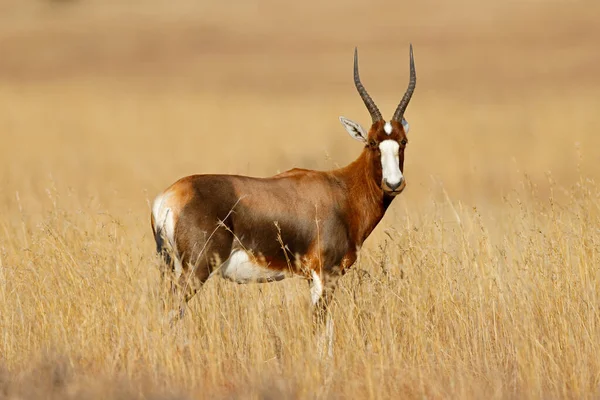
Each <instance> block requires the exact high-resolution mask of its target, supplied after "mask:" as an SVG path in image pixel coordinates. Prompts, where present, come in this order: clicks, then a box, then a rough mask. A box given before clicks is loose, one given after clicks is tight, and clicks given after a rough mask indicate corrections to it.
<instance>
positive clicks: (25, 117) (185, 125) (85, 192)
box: [0, 0, 600, 224]
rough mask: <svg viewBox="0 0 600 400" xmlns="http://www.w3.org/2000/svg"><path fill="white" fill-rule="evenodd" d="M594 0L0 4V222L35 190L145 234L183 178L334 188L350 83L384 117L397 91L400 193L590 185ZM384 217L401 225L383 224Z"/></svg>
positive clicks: (354, 99) (350, 111)
mask: <svg viewBox="0 0 600 400" xmlns="http://www.w3.org/2000/svg"><path fill="white" fill-rule="evenodd" d="M599 21H600V3H599V2H598V1H592V0H589V1H584V0H581V1H574V0H570V1H567V0H565V1H558V0H556V1H535V0H530V1H475V0H461V1H457V2H441V1H437V2H436V1H429V0H427V1H418V2H416V1H414V2H404V1H368V2H367V1H354V0H349V1H335V0H334V1H327V2H323V1H319V2H317V1H314V2H313V1H302V2H281V1H272V0H245V1H235V0H234V1H229V2H217V1H192V0H179V1H177V2H173V1H164V0H162V1H161V0H144V1H140V0H119V1H117V0H102V1H100V0H28V1H23V0H2V1H1V2H0V137H1V141H0V205H2V204H3V205H4V207H5V208H6V207H8V210H16V205H17V203H18V206H19V207H21V208H23V209H26V210H28V211H29V212H30V213H31V214H32V215H35V213H36V212H37V211H38V210H39V209H41V208H44V207H45V206H47V205H48V202H47V198H48V191H49V190H52V191H54V192H55V193H60V194H61V195H62V196H63V197H66V196H72V197H75V198H76V199H77V202H78V203H80V204H81V205H83V206H85V207H97V208H98V209H103V210H109V212H110V213H112V214H114V215H126V214H128V213H133V215H135V216H136V217H139V218H144V220H143V224H146V222H147V221H146V220H145V218H146V217H147V215H148V214H147V213H148V204H147V202H148V201H149V200H151V199H152V198H153V197H154V196H155V195H156V194H157V193H158V192H159V191H160V190H162V189H164V188H165V187H166V186H168V185H169V184H171V183H172V182H173V181H175V180H176V179H178V178H179V177H182V176H184V175H188V174H192V173H236V174H250V175H256V176H267V175H271V174H275V173H277V172H279V171H283V170H286V169H289V168H292V167H304V168H318V169H330V168H335V167H337V166H341V165H344V164H347V163H349V162H350V161H352V160H353V159H354V158H355V157H356V156H357V155H358V154H359V152H360V151H361V146H360V144H359V143H358V142H355V141H354V140H352V139H351V138H350V137H349V136H348V135H347V134H346V132H345V131H344V129H343V128H342V126H341V125H340V124H339V122H338V116H340V115H343V116H346V117H348V118H351V119H355V120H357V121H359V122H361V123H362V124H363V125H364V126H365V127H368V124H369V122H370V118H369V116H368V113H367V111H366V109H365V108H364V106H363V104H362V102H361V100H360V98H359V96H358V94H357V93H356V91H355V88H354V85H353V81H352V57H353V50H354V46H358V49H359V60H360V69H361V77H362V80H363V83H364V84H365V86H366V88H367V89H368V90H369V92H370V94H371V96H372V97H373V98H374V100H375V101H376V103H377V104H378V106H379V108H380V109H381V110H382V112H383V114H384V117H385V118H389V117H390V116H391V114H392V113H393V111H394V109H395V107H396V105H397V103H398V102H399V100H400V98H401V97H402V95H403V93H404V90H405V88H406V85H407V83H408V72H409V71H408V49H409V43H412V44H413V46H414V54H415V62H416V68H417V88H416V92H415V94H414V96H413V100H412V102H411V104H410V105H409V107H408V110H407V112H406V115H405V116H406V118H407V120H408V121H409V123H410V124H411V131H410V133H409V141H410V143H409V146H408V149H407V153H406V165H405V169H406V170H405V175H406V177H407V182H408V187H407V191H405V194H404V195H403V197H402V199H400V200H399V201H397V202H395V203H394V209H395V210H399V212H404V211H403V209H404V208H406V207H409V208H418V207H419V205H420V204H421V203H422V202H423V201H424V200H426V199H428V198H429V197H430V196H431V190H432V187H434V186H436V185H437V186H438V187H439V185H440V184H441V185H443V187H444V188H445V189H446V190H447V191H448V193H449V194H450V195H451V196H452V197H453V198H455V199H458V200H461V201H464V202H468V203H470V204H477V205H486V204H494V203H496V202H500V201H502V197H503V196H504V195H505V194H506V193H508V192H510V191H511V190H513V189H514V188H515V187H516V186H518V185H520V183H519V182H522V181H523V179H524V176H526V177H527V179H528V180H530V182H532V183H533V184H534V185H536V186H538V187H539V190H540V191H541V192H543V191H544V190H546V187H547V186H548V175H549V174H550V175H551V176H552V179H554V180H555V181H556V182H557V183H558V184H559V185H561V186H564V187H565V188H568V187H569V186H570V185H572V184H573V182H575V181H577V179H579V177H580V175H581V174H583V175H585V176H588V177H597V176H598V173H599V172H600V166H599V165H600V164H599V161H600V139H599V134H598V132H597V130H598V127H599V126H600V115H599V114H598V110H599V106H600V96H599V95H600V70H599V68H598V66H599V65H600V52H599V51H598V49H599V48H600V23H599ZM394 212H396V211H394Z"/></svg>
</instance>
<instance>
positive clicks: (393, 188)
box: [385, 178, 404, 190]
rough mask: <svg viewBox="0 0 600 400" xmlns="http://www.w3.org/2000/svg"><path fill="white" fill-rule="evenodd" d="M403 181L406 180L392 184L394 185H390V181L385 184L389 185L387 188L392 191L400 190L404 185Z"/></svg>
mask: <svg viewBox="0 0 600 400" xmlns="http://www.w3.org/2000/svg"><path fill="white" fill-rule="evenodd" d="M403 180H404V178H402V179H400V180H399V181H398V183H394V184H392V183H389V182H388V181H385V184H386V185H387V187H389V188H390V189H392V190H396V189H398V188H399V187H400V185H402V181H403Z"/></svg>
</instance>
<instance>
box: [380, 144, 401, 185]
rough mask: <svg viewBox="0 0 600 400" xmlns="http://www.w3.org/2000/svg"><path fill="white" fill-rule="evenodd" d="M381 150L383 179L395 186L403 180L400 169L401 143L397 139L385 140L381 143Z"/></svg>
mask: <svg viewBox="0 0 600 400" xmlns="http://www.w3.org/2000/svg"><path fill="white" fill-rule="evenodd" d="M379 150H380V151H381V167H382V168H383V180H384V181H385V182H387V184H388V185H391V186H395V185H398V184H399V183H400V182H402V172H401V171H400V154H399V150H400V145H399V144H398V142H396V141H395V140H384V141H383V142H381V143H380V144H379Z"/></svg>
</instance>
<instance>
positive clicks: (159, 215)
mask: <svg viewBox="0 0 600 400" xmlns="http://www.w3.org/2000/svg"><path fill="white" fill-rule="evenodd" d="M170 197H171V196H170V193H169V192H166V193H163V194H160V195H158V196H157V197H156V198H155V199H154V203H152V215H153V216H154V225H155V229H156V230H157V231H159V230H160V231H161V234H162V235H163V237H164V238H165V239H166V240H167V242H168V245H169V247H171V249H170V250H171V251H172V252H173V253H174V254H172V256H173V257H172V258H173V262H174V267H175V276H176V277H179V276H180V275H181V273H182V272H183V268H182V265H181V261H180V260H179V257H178V255H177V245H176V243H175V216H174V215H173V212H174V211H173V209H172V208H171V207H170V206H169V200H170Z"/></svg>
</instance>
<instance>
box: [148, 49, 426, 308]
mask: <svg viewBox="0 0 600 400" xmlns="http://www.w3.org/2000/svg"><path fill="white" fill-rule="evenodd" d="M355 83H356V85H357V88H358V90H359V93H360V94H361V97H362V98H363V100H364V101H365V104H366V105H367V108H368V109H369V112H370V114H371V116H372V118H373V124H372V126H371V128H370V130H369V131H368V133H367V132H365V131H364V130H363V129H362V127H360V125H358V124H356V123H354V122H352V121H350V120H346V119H344V118H341V120H342V123H343V124H344V125H345V127H346V129H347V130H348V132H349V133H350V134H351V135H352V136H353V137H355V138H356V139H358V140H360V141H362V142H363V144H364V148H363V150H362V152H361V153H360V155H359V157H358V158H357V159H356V160H355V161H354V162H352V163H351V164H349V165H348V166H346V167H343V168H340V169H337V170H333V171H313V170H305V169H292V170H290V171H286V172H284V173H281V174H278V175H275V176H272V177H268V178H254V177H248V176H239V175H192V176H188V177H185V178H182V179H180V180H178V181H177V182H175V183H174V184H173V185H171V186H170V187H169V188H167V189H166V190H165V191H164V192H163V193H162V194H161V195H159V196H158V197H157V198H156V200H155V202H154V204H153V209H152V229H153V232H154V236H155V239H156V244H157V251H158V252H159V253H161V254H162V255H163V257H164V259H165V265H166V266H167V267H168V268H166V269H165V272H170V271H173V272H175V275H176V276H177V280H176V287H177V288H178V291H179V293H180V294H181V295H182V300H184V304H185V302H187V301H188V300H189V299H190V298H191V297H192V296H193V295H194V293H196V291H197V290H198V289H199V288H200V286H201V285H202V284H203V283H204V282H205V281H206V280H207V279H208V278H209V277H210V276H211V275H213V274H216V273H219V274H220V275H221V276H223V277H225V278H227V279H230V280H233V281H237V282H239V283H247V282H250V281H255V282H269V281H276V280H280V279H283V278H285V277H287V276H294V275H295V276H302V277H306V278H307V279H309V281H310V282H311V295H312V299H313V303H314V304H315V305H318V304H321V307H318V309H321V310H324V309H325V308H326V306H327V304H328V303H329V300H330V299H331V294H332V293H333V290H334V288H335V286H336V282H337V279H338V278H339V277H340V276H341V275H343V274H344V273H345V272H346V271H347V270H348V268H350V267H351V266H352V264H353V263H354V262H355V261H356V258H357V252H358V251H359V249H360V247H361V246H362V244H363V242H364V241H365V239H366V238H367V237H368V236H369V234H370V233H371V232H372V231H373V229H374V228H375V227H376V226H377V224H378V223H379V221H381V219H382V218H383V216H384V214H385V211H386V209H387V208H388V206H389V205H390V203H391V202H392V200H393V199H394V197H395V196H396V195H398V194H399V193H401V192H402V190H403V189H404V187H405V186H406V182H405V180H404V178H403V176H402V172H401V171H402V170H403V164H404V148H405V146H406V143H407V138H406V130H407V126H408V125H407V124H406V125H405V120H404V119H403V112H404V108H406V105H407V104H408V100H409V99H410V95H412V90H414V64H413V61H412V48H411V85H412V88H411V86H410V85H409V90H407V94H405V96H404V98H403V100H402V102H401V103H400V106H399V107H398V110H400V111H401V112H399V111H398V110H397V111H396V113H395V115H394V118H393V119H392V120H391V121H389V122H385V121H384V120H383V118H381V114H380V113H379V111H378V110H377V108H376V106H375V105H374V103H372V100H371V99H370V97H368V94H366V91H365V90H364V88H363V87H362V85H361V84H360V80H359V78H358V67H357V59H356V53H355ZM401 108H402V109H401ZM405 128H406V129H405ZM383 153H385V154H383ZM392 181H393V182H392ZM182 313H183V308H181V314H182Z"/></svg>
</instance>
